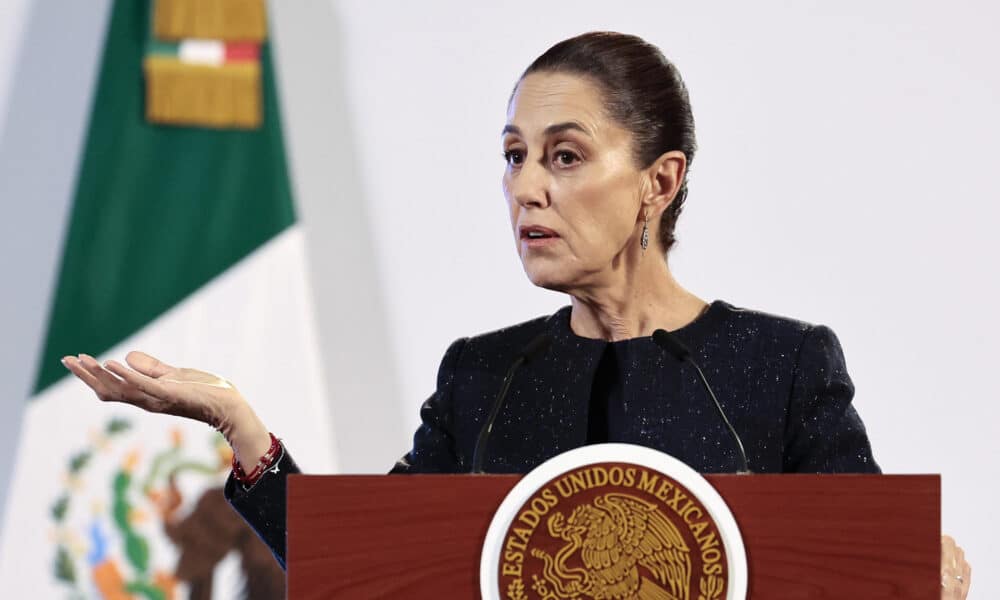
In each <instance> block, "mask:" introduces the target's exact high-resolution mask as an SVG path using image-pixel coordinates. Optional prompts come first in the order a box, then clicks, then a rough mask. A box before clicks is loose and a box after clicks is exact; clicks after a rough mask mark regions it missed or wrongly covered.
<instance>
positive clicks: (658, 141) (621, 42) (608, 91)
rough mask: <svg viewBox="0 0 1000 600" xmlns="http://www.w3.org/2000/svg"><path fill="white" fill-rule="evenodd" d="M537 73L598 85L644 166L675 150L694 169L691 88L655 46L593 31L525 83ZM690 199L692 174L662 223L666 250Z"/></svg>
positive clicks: (542, 61) (551, 55)
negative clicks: (576, 77) (579, 77)
mask: <svg viewBox="0 0 1000 600" xmlns="http://www.w3.org/2000/svg"><path fill="white" fill-rule="evenodd" d="M536 72H557V73H572V74H576V75H583V76H586V77H589V78H590V79H591V80H592V81H594V82H596V83H597V84H598V86H599V87H600V89H601V92H602V94H603V98H604V106H605V109H606V110H607V111H608V114H609V116H611V118H613V119H614V120H616V121H618V123H620V124H621V125H623V126H624V127H625V128H626V129H628V130H629V131H630V132H631V133H632V137H633V139H634V140H635V141H634V147H633V153H634V156H635V161H636V163H637V164H638V165H639V167H640V168H646V167H648V166H649V165H651V164H653V161H655V160H656V159H657V158H658V157H659V156H660V155H662V154H663V153H664V152H668V151H670V150H680V151H681V152H683V153H684V157H685V158H686V159H687V164H688V166H689V167H690V165H691V162H692V161H693V160H694V152H695V150H696V148H697V143H696V142H695V137H694V115H693V114H692V113H691V102H690V100H689V99H688V92H687V87H686V86H685V85H684V81H683V80H682V79H681V74H680V73H679V72H678V71H677V68H676V67H675V66H674V65H673V63H671V62H670V61H669V60H667V59H666V57H665V56H663V53H662V52H660V49H659V48H657V47H656V46H654V45H652V44H650V43H648V42H646V41H644V40H643V39H642V38H639V37H636V36H634V35H627V34H624V33H614V32H609V31H592V32H590V33H584V34H582V35H578V36H576V37H573V38H570V39H568V40H563V41H561V42H559V43H558V44H556V45H555V46H552V47H551V48H549V49H548V50H546V51H545V53H544V54H542V55H541V56H539V57H538V58H536V59H535V61H534V62H533V63H531V65H529V66H528V68H527V69H525V71H524V73H523V74H522V75H521V79H524V78H525V77H526V76H527V75H529V74H531V73H536ZM518 82H519V83H520V80H518ZM515 89H516V88H515ZM686 197H687V171H685V173H684V181H683V182H682V183H681V188H680V190H678V192H677V196H676V197H675V198H674V201H673V202H671V203H670V206H668V207H667V210H665V211H663V216H662V218H661V219H660V244H661V246H662V247H663V250H664V252H667V251H669V250H670V248H671V247H672V246H673V245H674V243H675V242H676V239H675V238H674V226H675V225H676V224H677V217H678V216H680V213H681V209H682V208H683V207H684V199H685V198H686Z"/></svg>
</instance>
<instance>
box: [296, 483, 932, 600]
mask: <svg viewBox="0 0 1000 600" xmlns="http://www.w3.org/2000/svg"><path fill="white" fill-rule="evenodd" d="M520 478H521V476H519V475H326V476H322V475H292V476H290V479H289V485H288V597H289V598H295V599H296V600H299V599H305V598H322V599H328V598H352V599H358V598H407V599H420V598H436V599H443V598H448V599H451V598H456V599H464V598H470V599H473V598H478V597H479V559H480V553H481V550H482V544H483V540H484V538H485V535H486V530H487V528H488V527H489V524H490V521H491V519H492V518H493V513H494V511H495V510H496V509H497V507H498V506H499V505H500V503H501V501H502V500H503V498H504V496H505V495H506V494H507V492H508V491H510V489H511V488H512V487H514V484H515V483H517V481H518V480H519V479H520ZM706 479H708V481H709V482H710V483H711V484H712V485H713V486H714V487H715V488H716V490H718V492H719V493H720V494H721V495H722V496H723V497H724V498H725V499H726V502H727V503H728V504H729V507H730V509H731V510H732V512H733V515H734V516H735V518H736V521H737V523H738V525H739V527H740V531H741V533H742V535H743V542H744V545H745V547H746V552H747V562H748V566H749V571H750V572H749V597H750V598H755V599H756V598H760V599H764V600H772V599H774V600H792V599H796V598H803V599H806V598H808V599H819V598H830V599H837V600H844V599H848V598H850V599H855V598H857V599H864V600H879V599H882V598H906V599H910V600H921V599H926V600H938V599H939V598H940V585H941V584H940V580H939V577H940V576H939V573H938V571H939V567H940V560H941V559H940V551H941V550H940V549H941V540H940V535H941V534H940V531H941V510H940V506H941V502H940V496H941V481H940V476H938V475H709V476H707V477H706Z"/></svg>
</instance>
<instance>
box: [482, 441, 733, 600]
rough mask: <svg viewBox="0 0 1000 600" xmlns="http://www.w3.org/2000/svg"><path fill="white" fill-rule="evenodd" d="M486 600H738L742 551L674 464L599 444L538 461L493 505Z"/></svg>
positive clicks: (718, 511)
mask: <svg viewBox="0 0 1000 600" xmlns="http://www.w3.org/2000/svg"><path fill="white" fill-rule="evenodd" d="M480 589H481V593H482V595H483V598H485V599H487V600H500V599H504V600H586V599H593V600H739V599H743V598H746V589H747V568H746V553H745V550H744V548H743V541H742V538H741V536H740V532H739V528H738V527H737V525H736V521H735V520H734V519H733V516H732V513H731V512H730V511H729V508H728V507H727V506H726V504H725V501H724V500H723V499H722V497H721V496H719V494H718V492H716V491H715V489H714V488H713V487H712V486H711V484H709V483H708V481H707V480H705V478H704V477H702V476H701V475H699V474H698V473H697V472H695V471H694V470H693V469H691V468H690V467H688V466H687V465H685V464H683V463H682V462H680V461H678V460H677V459H675V458H673V457H671V456H668V455H666V454H663V453H661V452H657V451H655V450H651V449H649V448H642V447H638V446H632V445H627V444H599V445H594V446H586V447H583V448H578V449H576V450H571V451H569V452H566V453H564V454H562V455H559V456H557V457H554V458H552V459H550V460H549V461H546V462H545V463H543V464H542V465H540V466H539V467H538V468H536V469H535V470H534V471H532V472H531V473H529V474H528V475H527V476H525V477H524V479H522V480H521V481H520V482H518V484H517V485H516V486H515V487H514V489H512V490H511V491H510V493H509V494H508V495H507V497H506V499H504V501H503V503H502V504H501V505H500V508H499V509H498V510H497V512H496V515H495V516H494V518H493V522H492V523H491V525H490V529H489V532H488V533H487V536H486V542H485V544H484V546H483V556H482V560H481V568H480Z"/></svg>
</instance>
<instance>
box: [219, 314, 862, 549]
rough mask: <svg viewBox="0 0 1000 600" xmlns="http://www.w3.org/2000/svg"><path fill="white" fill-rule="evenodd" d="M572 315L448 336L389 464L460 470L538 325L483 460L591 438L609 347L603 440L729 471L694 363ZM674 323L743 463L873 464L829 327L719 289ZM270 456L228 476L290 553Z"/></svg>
mask: <svg viewBox="0 0 1000 600" xmlns="http://www.w3.org/2000/svg"><path fill="white" fill-rule="evenodd" d="M569 317H570V308H569V307H566V308H563V309H561V310H560V311H558V312H557V313H555V314H554V315H552V316H551V317H542V318H539V319H535V320H533V321H528V322H525V323H521V324H519V325H514V326H512V327H508V328H506V329H502V330H500V331H496V332H492V333H487V334H484V335H480V336H476V337H471V338H463V339H459V340H457V341H456V342H454V343H453V344H452V345H451V347H449V348H448V350H447V352H446V353H445V355H444V359H443V360H442V361H441V367H440V370H439V372H438V383H437V390H436V391H435V392H434V394H433V395H432V396H431V397H430V398H429V399H428V400H427V401H426V402H425V403H424V404H423V406H422V408H421V411H420V414H421V419H422V424H421V425H420V427H419V428H418V429H417V432H416V434H415V435H414V438H413V448H412V449H411V450H410V451H409V452H408V453H407V454H406V455H405V456H404V457H403V458H401V459H400V460H399V462H398V463H397V464H396V466H395V467H394V468H393V469H392V473H462V472H468V471H469V469H470V465H471V461H472V453H473V448H474V447H475V444H476V438H477V436H478V435H479V430H480V428H481V427H482V424H483V421H484V420H485V419H486V415H487V413H488V412H489V410H490V406H491V404H492V402H493V400H494V398H495V397H496V394H497V391H498V390H499V388H500V386H501V383H502V380H503V377H504V374H505V373H506V371H507V369H508V367H509V366H510V364H511V363H512V362H513V360H514V357H515V356H516V355H517V354H518V353H519V352H520V351H521V350H522V349H523V348H524V346H525V345H526V344H527V343H528V342H529V341H531V340H532V339H534V338H535V337H536V336H538V335H539V334H540V333H542V332H545V331H548V333H549V334H550V335H551V336H552V344H551V346H550V347H549V349H548V350H547V351H546V352H545V354H543V355H542V356H541V357H540V358H538V359H537V360H533V361H531V362H528V363H527V364H525V365H524V366H522V367H521V369H520V370H519V371H518V372H517V374H516V375H515V377H514V379H513V383H512V385H511V388H510V392H509V395H508V397H507V400H506V403H505V404H504V406H503V408H502V410H501V411H500V413H499V417H498V418H497V420H496V424H495V425H494V428H493V435H492V437H491V438H490V441H489V446H488V454H487V459H486V463H485V465H484V468H485V470H486V471H489V472H497V473H525V472H527V471H530V470H531V469H533V468H534V467H535V466H537V465H538V464H540V463H542V462H543V461H545V460H546V459H548V458H551V457H553V456H555V455H557V454H559V453H561V452H564V451H566V450H570V449H572V448H576V447H578V446H581V445H584V444H585V443H587V442H588V427H589V419H588V416H589V415H588V412H589V408H590V407H591V406H593V403H592V402H591V396H592V389H594V388H596V387H597V386H596V385H595V373H596V372H597V370H598V365H599V363H602V361H606V360H607V357H608V356H609V354H611V355H612V356H613V359H614V361H613V364H614V365H615V367H614V371H615V372H616V375H617V377H616V378H617V381H616V382H615V390H616V392H615V394H614V395H612V396H611V398H613V402H609V403H608V404H609V406H607V407H606V409H605V410H604V414H602V415H601V418H602V419H604V420H606V426H605V427H604V431H605V435H606V438H607V439H608V440H609V441H614V442H627V443H632V444H639V445H642V446H648V447H650V448H655V449H657V450H661V451H663V452H666V453H668V454H670V455H672V456H674V457H677V458H679V459H680V460H682V461H684V462H685V463H687V464H688V465H690V466H691V467H693V468H694V469H696V470H698V471H700V472H703V473H715V472H727V471H735V470H737V468H738V467H739V462H738V460H739V459H738V455H737V453H736V449H735V445H734V443H733V440H732V439H731V438H730V436H729V435H728V432H727V431H726V429H725V426H724V425H723V423H722V421H721V419H720V418H719V415H718V413H717V411H716V409H715V407H714V406H713V404H712V401H711V399H710V398H709V397H708V396H707V394H706V392H705V390H704V389H703V388H702V386H701V383H700V381H699V380H698V376H697V373H696V372H695V370H694V369H693V368H691V367H690V366H689V365H687V364H683V363H679V362H677V361H676V360H675V359H674V358H673V357H671V356H669V355H667V354H666V353H665V352H664V351H663V350H662V349H661V348H660V347H659V346H657V345H656V344H655V343H654V342H653V341H652V339H651V338H648V337H644V338H635V339H631V340H624V341H619V342H606V341H603V340H594V339H589V338H582V337H579V336H577V335H576V334H574V333H573V331H572V330H571V329H570V326H569ZM674 335H675V336H677V338H679V339H680V340H681V341H682V342H684V344H685V345H686V346H688V347H689V348H690V349H691V350H692V353H693V357H694V358H695V360H696V361H697V362H698V363H699V364H700V366H701V368H702V370H703V371H704V373H705V376H706V378H707V379H708V381H709V383H710V384H711V386H712V388H713V390H714V391H715V394H716V396H718V399H719V402H720V403H721V404H722V407H723V409H724V410H725V412H726V414H727V415H728V417H729V420H730V421H731V422H732V424H733V426H734V427H735V429H736V431H737V432H738V433H739V435H740V436H741V438H742V439H743V443H744V445H745V447H746V452H747V457H748V459H749V463H750V468H751V470H753V471H755V472H758V473H781V472H812V473H877V472H879V467H878V465H877V464H876V462H875V460H874V459H873V457H872V451H871V445H870V444H869V441H868V437H867V434H866V433H865V428H864V425H863V424H862V422H861V419H860V418H859V417H858V414H857V412H856V411H855V410H854V408H853V406H852V404H851V400H852V398H853V395H854V386H853V384H852V383H851V379H850V377H849V376H848V374H847V371H846V368H845V364H844V357H843V352H842V350H841V347H840V344H839V342H838V341H837V338H836V336H835V335H834V333H833V331H831V330H830V329H829V328H827V327H825V326H814V325H809V324H807V323H803V322H801V321H796V320H793V319H788V318H784V317H778V316H774V315H769V314H766V313H762V312H757V311H751V310H745V309H740V308H736V307H734V306H732V305H730V304H728V303H726V302H723V301H721V300H717V301H715V302H713V303H712V304H711V305H710V306H709V307H708V309H707V310H706V311H705V312H704V313H702V315H701V316H699V317H698V318H697V319H696V320H695V321H694V322H692V323H690V324H689V325H687V326H685V327H683V328H681V329H679V330H677V331H675V332H674ZM602 372H606V371H602ZM601 377H604V376H603V375H602V376H601ZM611 404H613V406H611ZM276 466H277V467H278V468H277V469H276V471H275V472H268V473H266V474H265V475H264V476H263V477H262V478H261V479H260V480H259V481H258V482H257V483H256V484H255V485H254V486H252V487H251V488H249V489H246V488H244V487H243V485H242V484H239V483H237V482H236V481H235V480H234V479H233V478H232V477H230V479H229V481H228V482H227V484H226V498H227V499H228V500H229V502H230V503H231V504H232V505H233V507H234V508H235V509H236V510H237V511H238V512H239V513H240V514H241V515H243V517H244V518H245V519H246V520H247V522H248V523H250V525H251V526H252V527H253V528H254V529H255V530H256V531H257V533H258V534H259V535H260V536H261V538H262V539H263V540H264V541H265V542H266V543H267V544H268V545H269V546H270V547H271V549H272V551H273V552H274V555H275V557H276V558H277V559H278V561H279V562H280V563H281V564H282V566H284V564H285V563H284V557H285V477H286V476H287V475H288V474H289V473H296V472H298V468H297V467H296V465H295V462H294V461H293V459H292V457H291V456H290V455H289V454H288V453H287V451H285V452H284V454H283V455H282V457H281V459H280V460H279V462H278V463H277V465H276Z"/></svg>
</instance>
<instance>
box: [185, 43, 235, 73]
mask: <svg viewBox="0 0 1000 600" xmlns="http://www.w3.org/2000/svg"><path fill="white" fill-rule="evenodd" d="M177 56H178V58H180V60H181V61H182V62H187V63H194V64H199V65H210V66H213V67H217V66H219V65H221V64H222V63H224V62H226V44H225V43H224V42H221V41H219V40H195V39H190V40H182V41H181V43H180V45H179V47H178V49H177Z"/></svg>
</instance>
